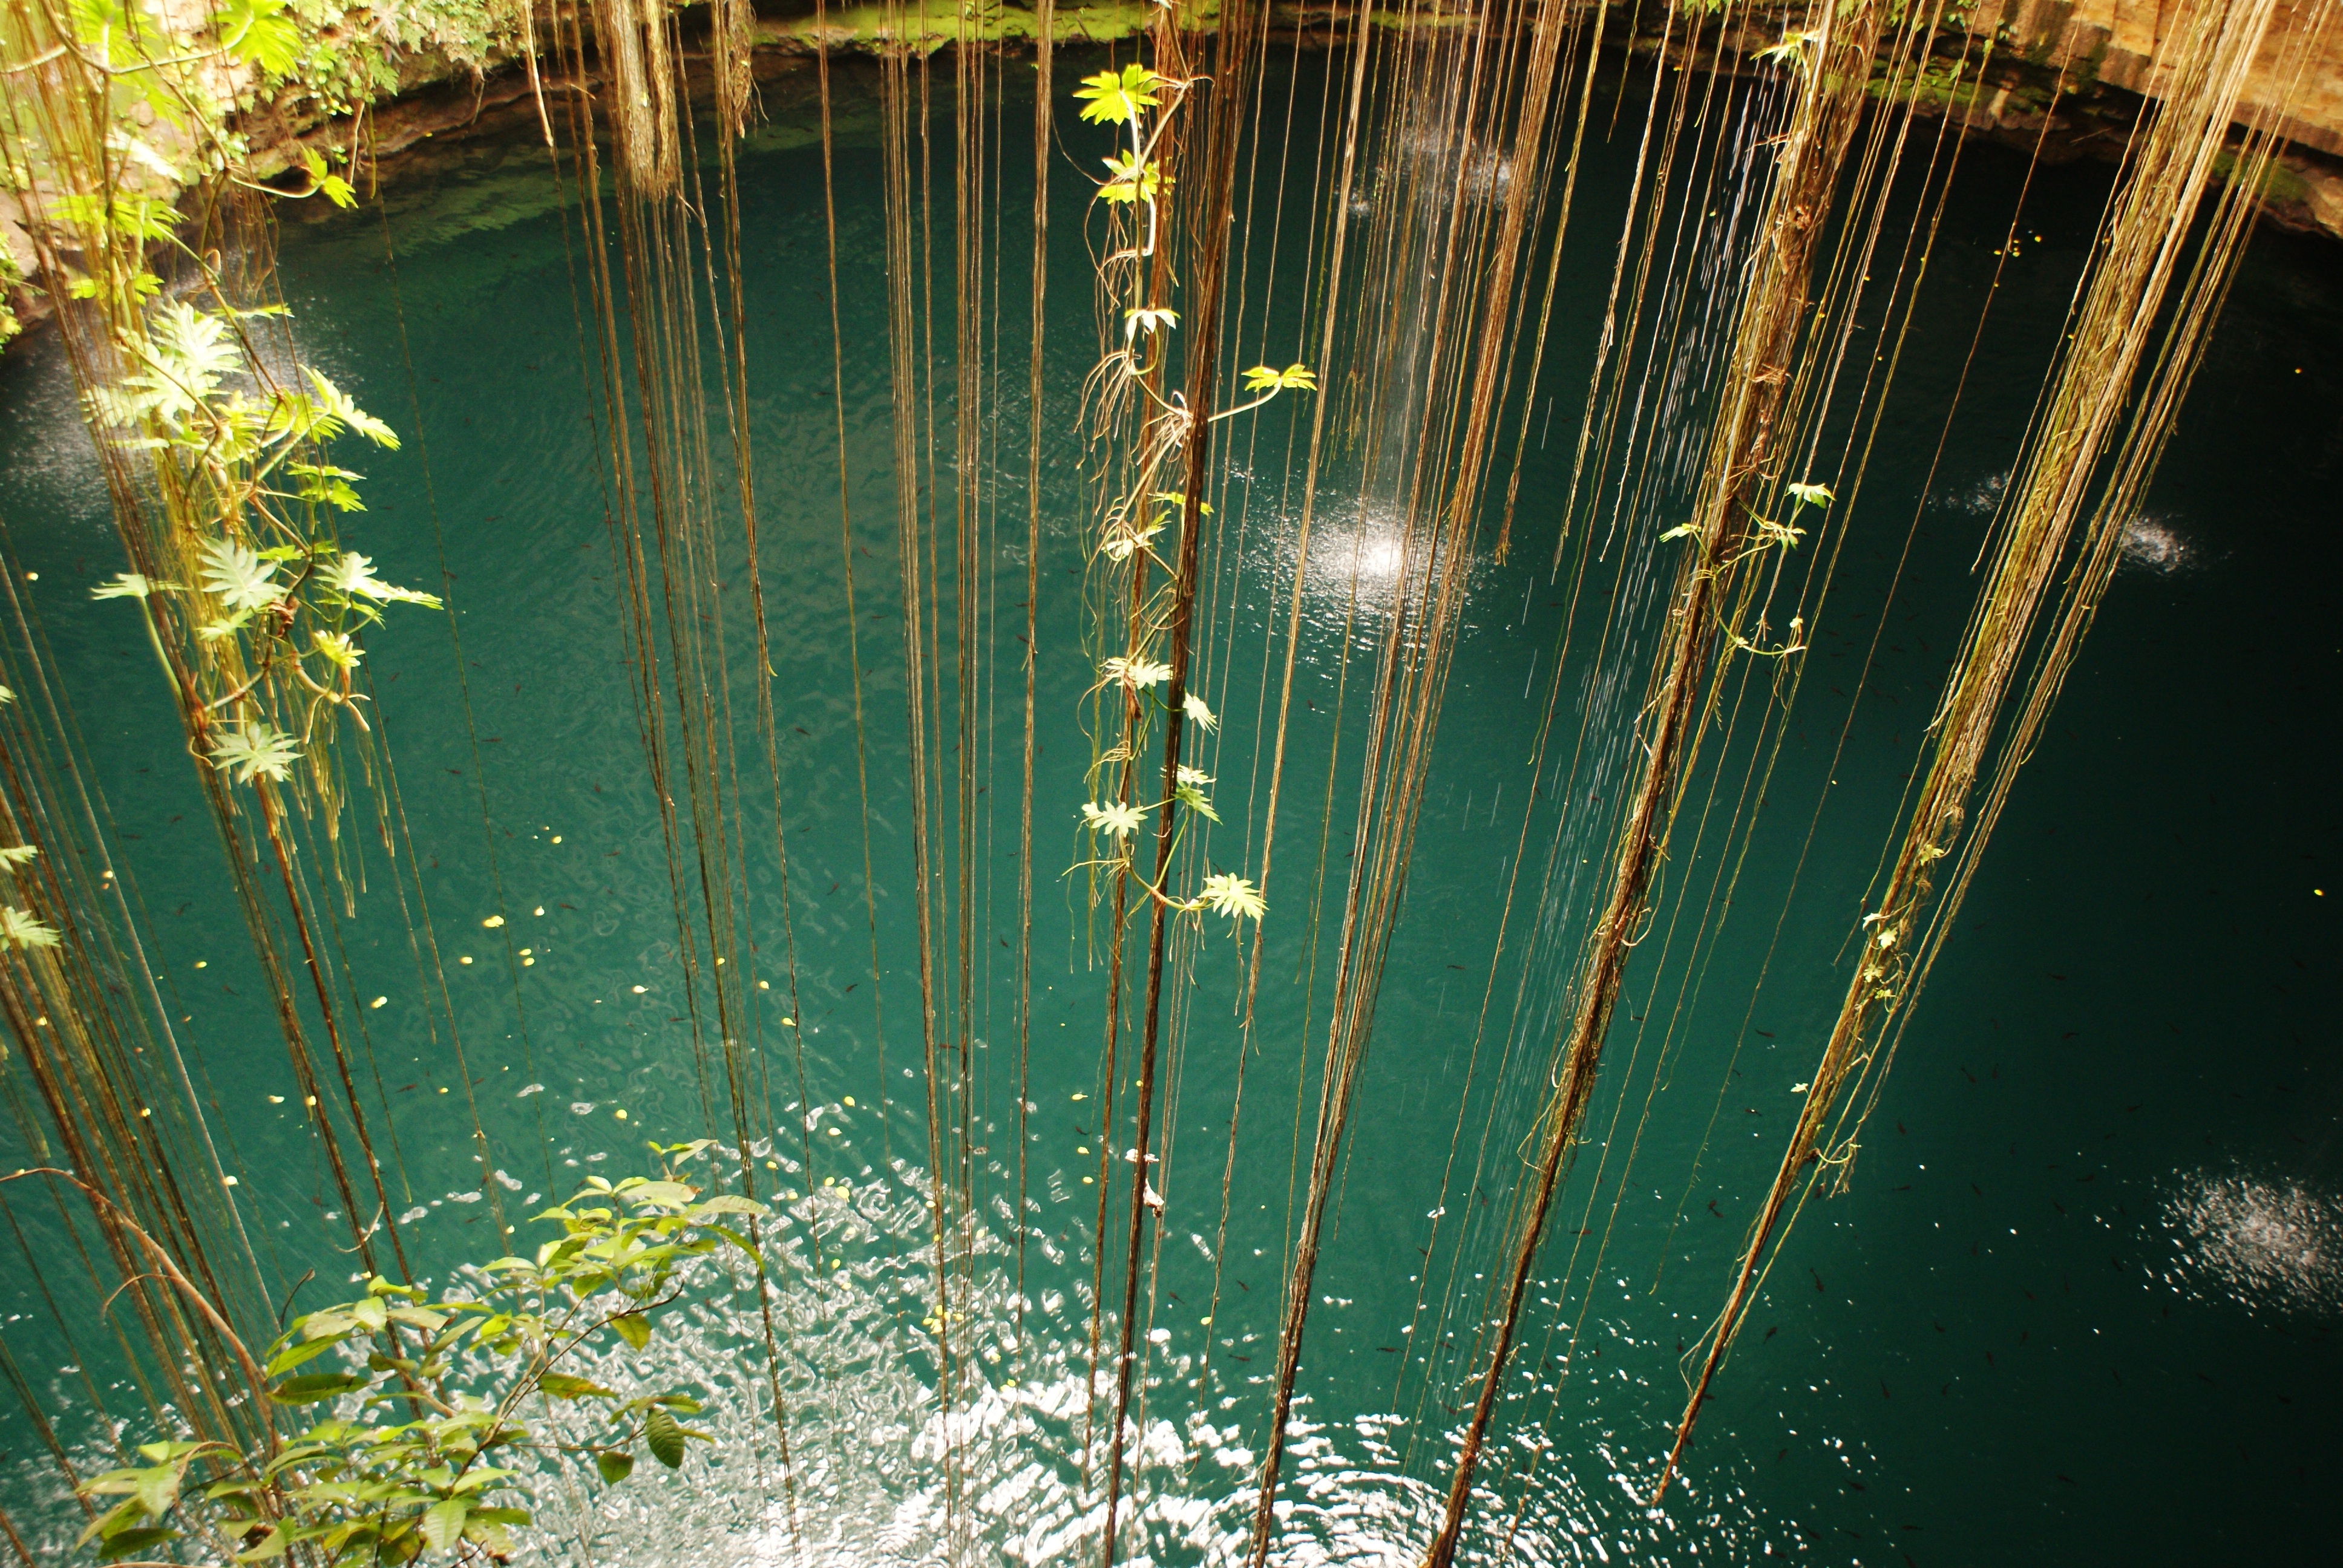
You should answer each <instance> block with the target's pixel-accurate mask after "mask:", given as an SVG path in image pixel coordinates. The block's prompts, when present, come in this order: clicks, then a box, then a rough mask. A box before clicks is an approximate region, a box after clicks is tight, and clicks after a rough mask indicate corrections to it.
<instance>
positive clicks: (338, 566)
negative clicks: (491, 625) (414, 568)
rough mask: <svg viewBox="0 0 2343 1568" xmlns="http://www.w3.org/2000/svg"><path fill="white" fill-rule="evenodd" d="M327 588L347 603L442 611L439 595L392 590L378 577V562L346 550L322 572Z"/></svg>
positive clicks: (391, 587)
mask: <svg viewBox="0 0 2343 1568" xmlns="http://www.w3.org/2000/svg"><path fill="white" fill-rule="evenodd" d="M318 576H319V578H321V579H322V580H323V582H324V583H325V585H326V587H327V588H329V589H331V590H332V591H334V592H335V593H337V594H339V595H341V596H342V597H343V598H346V599H359V598H367V599H372V600H374V601H375V602H376V603H377V604H419V605H421V606H423V607H424V608H427V609H437V608H439V597H438V596H437V594H427V593H418V592H417V591H416V590H415V589H413V588H397V587H394V586H392V585H391V584H389V583H387V582H385V581H383V580H382V579H381V578H378V577H377V576H375V575H374V560H373V558H371V557H369V556H362V555H360V554H358V553H357V551H356V550H346V551H344V552H343V553H342V555H341V556H340V557H339V558H337V559H335V560H332V561H329V562H327V564H326V565H325V567H323V568H321V569H320V570H319V572H318Z"/></svg>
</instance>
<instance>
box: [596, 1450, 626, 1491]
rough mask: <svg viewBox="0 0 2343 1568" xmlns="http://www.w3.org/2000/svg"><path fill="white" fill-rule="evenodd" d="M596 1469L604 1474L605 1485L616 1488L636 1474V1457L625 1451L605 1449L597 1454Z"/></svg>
mask: <svg viewBox="0 0 2343 1568" xmlns="http://www.w3.org/2000/svg"><path fill="white" fill-rule="evenodd" d="M594 1468H595V1469H597V1470H598V1471H600V1472H601V1473H602V1479H603V1481H604V1482H605V1483H608V1484H609V1485H612V1486H616V1485H618V1483H620V1482H621V1481H624V1480H626V1479H627V1477H628V1476H629V1475H632V1474H633V1473H635V1456H634V1455H633V1454H631V1453H628V1452H626V1451H625V1450H624V1449H619V1448H605V1449H602V1450H599V1451H598V1452H596V1453H595V1455H594Z"/></svg>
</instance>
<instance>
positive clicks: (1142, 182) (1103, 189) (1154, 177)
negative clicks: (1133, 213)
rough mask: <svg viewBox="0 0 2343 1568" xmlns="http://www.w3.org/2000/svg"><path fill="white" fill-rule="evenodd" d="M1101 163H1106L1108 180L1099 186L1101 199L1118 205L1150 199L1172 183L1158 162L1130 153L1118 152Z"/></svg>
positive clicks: (1101, 160)
mask: <svg viewBox="0 0 2343 1568" xmlns="http://www.w3.org/2000/svg"><path fill="white" fill-rule="evenodd" d="M1099 162H1101V163H1102V164H1104V165H1105V166H1106V179H1105V180H1104V182H1102V183H1101V185H1100V186H1099V193H1098V194H1099V199H1100V200H1101V201H1108V202H1112V203H1114V204H1115V205H1116V206H1128V205H1129V204H1131V203H1132V202H1140V201H1153V200H1154V199H1155V198H1156V196H1158V195H1159V194H1160V193H1161V190H1162V188H1163V186H1167V185H1169V184H1170V183H1171V182H1170V181H1169V180H1166V179H1165V178H1163V176H1162V171H1161V168H1159V167H1158V166H1156V165H1155V164H1153V163H1151V162H1149V161H1147V160H1146V159H1143V158H1139V157H1135V156H1131V154H1128V153H1117V154H1115V155H1114V156H1112V157H1105V158H1101V159H1100V160H1099Z"/></svg>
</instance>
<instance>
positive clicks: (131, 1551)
mask: <svg viewBox="0 0 2343 1568" xmlns="http://www.w3.org/2000/svg"><path fill="white" fill-rule="evenodd" d="M178 1538H179V1533H178V1532H177V1531H176V1530H163V1529H158V1528H156V1526H154V1525H145V1526H142V1527H140V1528H139V1529H136V1530H124V1531H120V1532H118V1533H116V1534H113V1535H109V1536H107V1537H106V1542H105V1544H103V1545H101V1546H100V1547H99V1548H98V1549H97V1560H98V1561H99V1562H101V1563H112V1562H114V1561H116V1559H118V1558H123V1557H140V1556H144V1555H145V1554H146V1553H147V1551H148V1550H150V1549H151V1548H153V1547H156V1546H159V1545H161V1544H162V1543H164V1542H166V1541H176V1540H177V1539H178Z"/></svg>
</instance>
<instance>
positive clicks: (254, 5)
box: [213, 0, 301, 76]
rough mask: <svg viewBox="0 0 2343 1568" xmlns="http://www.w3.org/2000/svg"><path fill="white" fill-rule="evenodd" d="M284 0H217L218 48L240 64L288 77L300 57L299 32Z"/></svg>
mask: <svg viewBox="0 0 2343 1568" xmlns="http://www.w3.org/2000/svg"><path fill="white" fill-rule="evenodd" d="M285 11H286V5H285V0H218V8H217V9H216V11H215V12H214V13H213V15H214V16H215V17H216V19H217V24H218V26H219V41H220V47H221V48H223V49H225V50H226V51H227V52H228V55H230V56H231V57H232V58H234V59H235V60H236V61H237V62H238V63H239V64H242V65H257V66H259V67H260V68H261V69H262V70H264V71H266V72H267V73H268V74H269V75H272V76H289V75H292V74H293V67H294V66H295V65H298V64H299V63H300V59H301V32H300V29H299V28H297V27H296V26H295V25H293V18H292V17H290V16H288V15H286V14H285Z"/></svg>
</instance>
